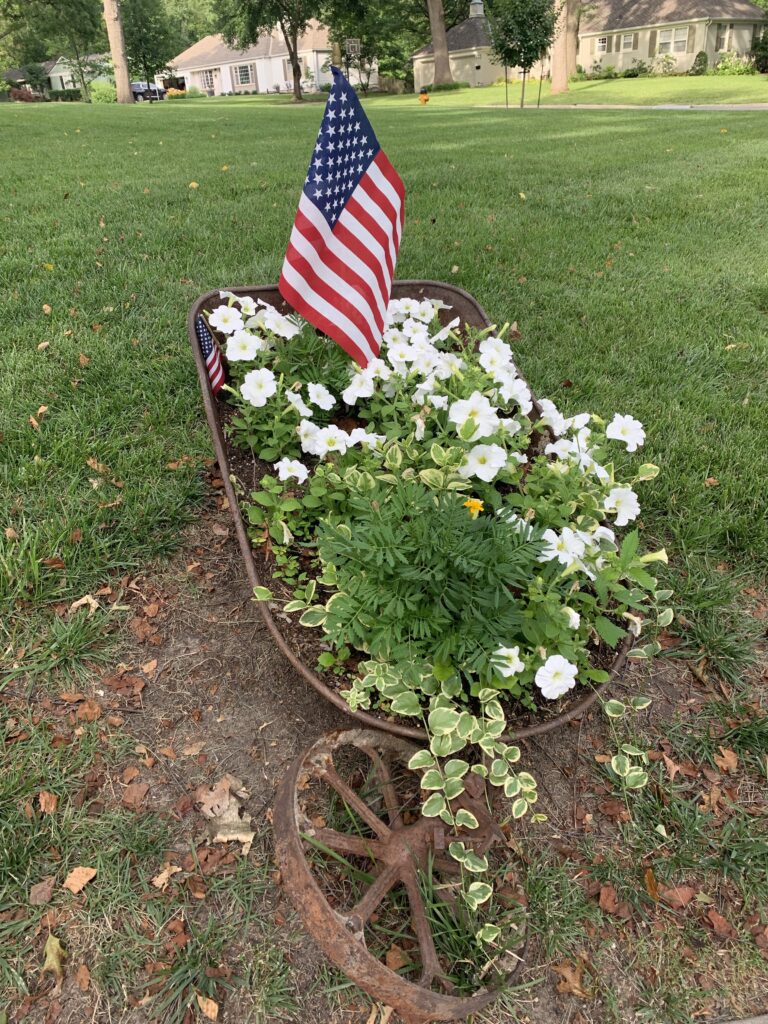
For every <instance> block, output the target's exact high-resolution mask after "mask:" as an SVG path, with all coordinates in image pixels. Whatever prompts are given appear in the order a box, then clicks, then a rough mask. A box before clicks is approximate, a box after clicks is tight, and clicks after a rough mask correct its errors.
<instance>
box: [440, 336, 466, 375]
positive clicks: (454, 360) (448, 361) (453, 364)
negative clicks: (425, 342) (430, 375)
mask: <svg viewBox="0 0 768 1024" xmlns="http://www.w3.org/2000/svg"><path fill="white" fill-rule="evenodd" d="M433 340H434V339H433ZM463 367H464V360H463V359H459V357H458V356H457V355H456V353H455V352H441V353H440V355H439V357H438V359H437V363H436V364H435V376H436V377H437V378H438V379H439V380H448V378H449V377H452V376H453V375H454V374H455V373H459V372H460V371H461V370H462V369H463Z"/></svg>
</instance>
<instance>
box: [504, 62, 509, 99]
mask: <svg viewBox="0 0 768 1024" xmlns="http://www.w3.org/2000/svg"><path fill="white" fill-rule="evenodd" d="M508 71H509V68H508V67H507V65H506V64H505V65H504V99H505V101H506V106H507V110H509V76H508V74H507V72H508Z"/></svg>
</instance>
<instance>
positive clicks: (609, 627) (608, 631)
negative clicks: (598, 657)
mask: <svg viewBox="0 0 768 1024" xmlns="http://www.w3.org/2000/svg"><path fill="white" fill-rule="evenodd" d="M595 629H596V630H597V632H598V633H599V635H600V637H601V638H602V639H603V640H605V642H606V643H607V644H608V646H609V647H616V646H618V643H619V641H620V640H622V639H623V638H624V637H625V636H626V635H627V631H626V630H625V629H622V628H621V627H620V626H617V625H616V623H615V622H611V620H610V619H607V618H606V617H605V616H604V615H598V617H597V618H596V619H595Z"/></svg>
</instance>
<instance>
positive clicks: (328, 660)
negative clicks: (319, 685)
mask: <svg viewBox="0 0 768 1024" xmlns="http://www.w3.org/2000/svg"><path fill="white" fill-rule="evenodd" d="M317 663H318V665H320V666H321V667H322V668H332V667H333V666H334V665H335V664H336V657H335V655H333V654H331V652H330V651H323V653H322V654H321V655H320V657H319V658H318V659H317Z"/></svg>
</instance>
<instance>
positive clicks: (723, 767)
mask: <svg viewBox="0 0 768 1024" xmlns="http://www.w3.org/2000/svg"><path fill="white" fill-rule="evenodd" d="M715 764H716V765H717V767H718V768H719V769H720V771H722V772H735V771H736V769H737V768H738V766H739V759H738V757H737V755H736V753H735V752H734V751H733V750H729V749H728V748H727V747H720V756H719V757H715Z"/></svg>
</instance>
